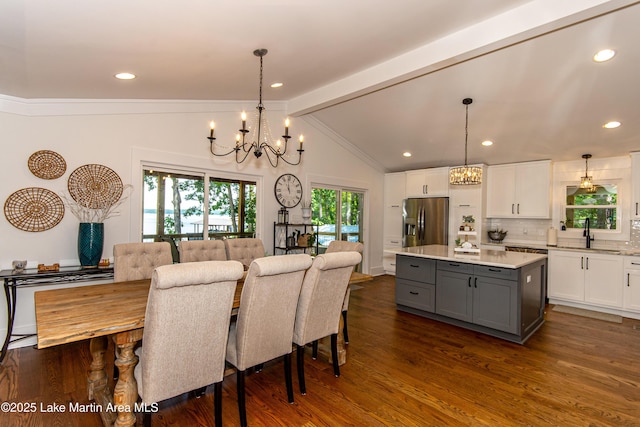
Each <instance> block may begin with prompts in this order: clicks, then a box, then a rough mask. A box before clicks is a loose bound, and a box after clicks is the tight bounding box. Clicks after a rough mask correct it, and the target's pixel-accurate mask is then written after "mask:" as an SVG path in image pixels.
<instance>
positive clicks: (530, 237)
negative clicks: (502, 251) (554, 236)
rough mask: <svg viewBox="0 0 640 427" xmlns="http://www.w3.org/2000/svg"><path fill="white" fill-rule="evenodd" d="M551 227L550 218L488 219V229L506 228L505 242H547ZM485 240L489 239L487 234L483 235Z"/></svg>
mask: <svg viewBox="0 0 640 427" xmlns="http://www.w3.org/2000/svg"><path fill="white" fill-rule="evenodd" d="M549 227H551V220H550V219H510V218H503V219H488V220H487V224H486V226H485V229H486V230H496V229H498V230H500V229H502V230H506V231H507V237H505V239H504V240H503V241H502V242H503V243H532V244H538V245H539V244H546V243H547V230H548V229H549ZM482 237H483V241H487V242H488V241H489V238H488V237H487V236H482Z"/></svg>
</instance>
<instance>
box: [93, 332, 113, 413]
mask: <svg viewBox="0 0 640 427" xmlns="http://www.w3.org/2000/svg"><path fill="white" fill-rule="evenodd" d="M107 344H108V341H107V337H96V338H92V339H91V341H90V342H89V350H90V351H91V357H92V361H91V366H90V367H89V377H88V379H87V392H88V397H89V400H95V402H96V403H97V404H98V405H100V407H102V408H106V407H107V405H108V404H109V403H113V395H112V394H111V391H110V390H109V383H108V377H107V373H106V371H105V369H104V368H105V361H104V353H105V352H106V350H107ZM100 417H101V418H102V424H103V425H105V426H110V425H113V422H114V421H115V419H116V414H114V413H113V412H108V411H105V410H103V411H102V412H100Z"/></svg>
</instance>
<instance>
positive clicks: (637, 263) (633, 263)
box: [631, 262, 640, 265]
mask: <svg viewBox="0 0 640 427" xmlns="http://www.w3.org/2000/svg"><path fill="white" fill-rule="evenodd" d="M631 265H640V262H632V263H631Z"/></svg>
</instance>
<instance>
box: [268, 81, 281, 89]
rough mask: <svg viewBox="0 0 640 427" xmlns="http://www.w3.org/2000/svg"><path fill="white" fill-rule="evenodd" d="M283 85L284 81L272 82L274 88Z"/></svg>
mask: <svg viewBox="0 0 640 427" xmlns="http://www.w3.org/2000/svg"><path fill="white" fill-rule="evenodd" d="M282 86H284V83H280V82H276V83H271V87H272V88H274V89H275V88H279V87H282Z"/></svg>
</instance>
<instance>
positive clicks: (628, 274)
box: [627, 273, 631, 287]
mask: <svg viewBox="0 0 640 427" xmlns="http://www.w3.org/2000/svg"><path fill="white" fill-rule="evenodd" d="M629 276H631V273H627V287H628V286H629Z"/></svg>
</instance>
